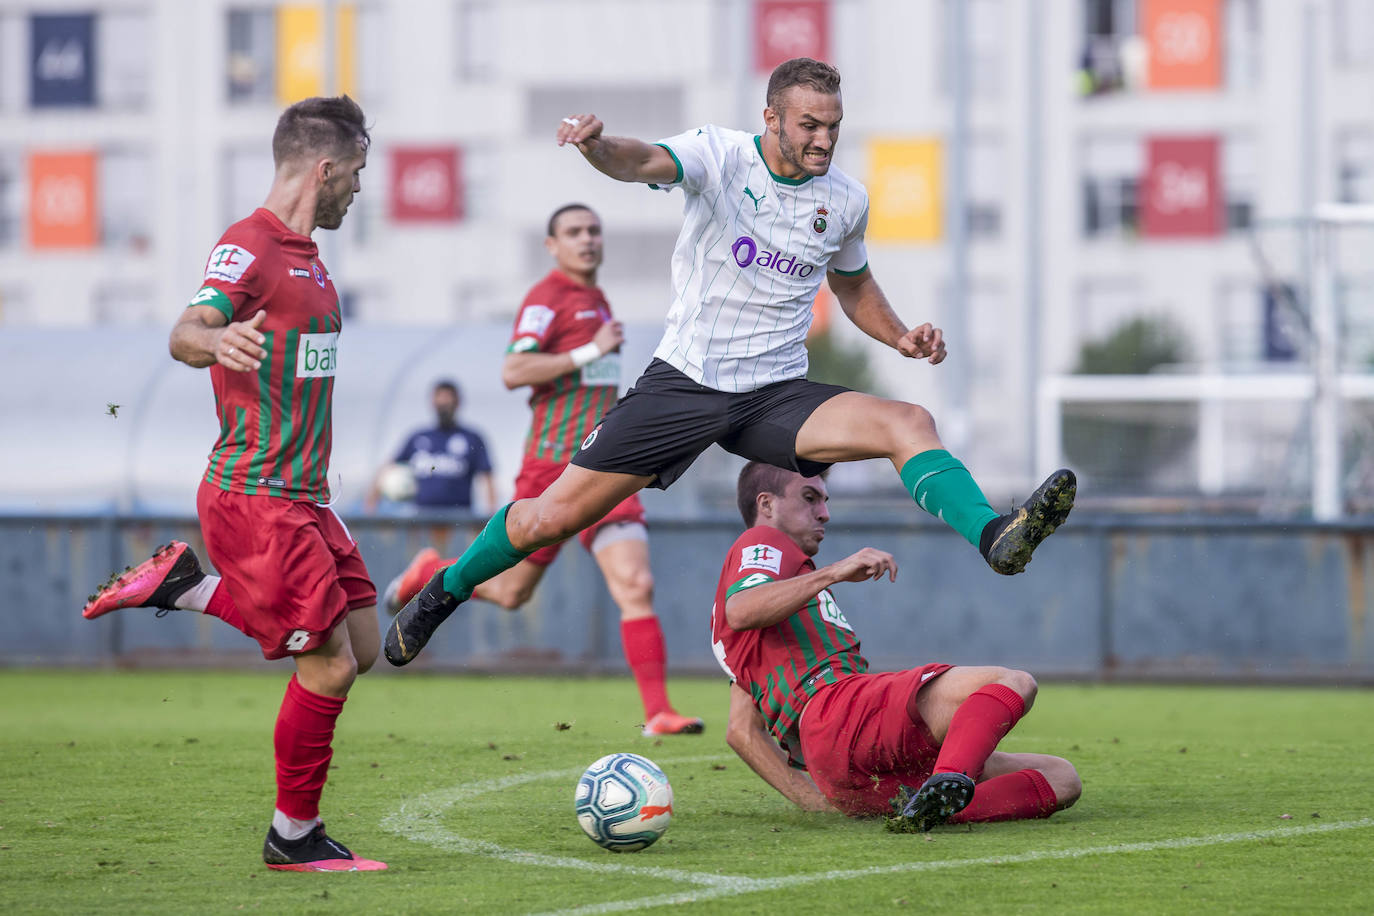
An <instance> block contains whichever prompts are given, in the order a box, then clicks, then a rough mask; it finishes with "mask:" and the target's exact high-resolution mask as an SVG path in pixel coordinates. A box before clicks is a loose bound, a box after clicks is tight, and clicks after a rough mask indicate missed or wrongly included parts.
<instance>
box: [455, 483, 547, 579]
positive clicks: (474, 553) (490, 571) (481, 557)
mask: <svg viewBox="0 0 1374 916" xmlns="http://www.w3.org/2000/svg"><path fill="white" fill-rule="evenodd" d="M510 507H511V504H510V503H507V504H506V505H505V506H502V507H501V510H500V511H499V512H497V513H496V514H495V515H493V516H492V517H491V521H489V522H487V526H486V527H485V528H483V529H482V533H481V534H479V535H477V537H476V538H475V539H473V542H472V543H471V544H469V545H468V549H467V550H465V551H463V555H462V556H461V557H459V558H458V561H457V562H456V563H454V564H453V565H452V566H450V567H449V568H448V569H446V570H444V591H446V592H448V593H449V594H450V595H452V596H453V597H455V598H457V599H458V600H459V601H466V600H468V599H469V598H471V597H472V590H473V589H474V588H476V587H477V586H479V585H481V584H482V583H483V582H485V581H487V580H488V579H490V578H491V577H492V576H495V575H496V574H497V573H502V572H505V571H506V570H508V569H510V568H511V567H512V566H514V565H515V564H516V563H519V562H520V561H521V560H523V559H525V557H527V556H529V555H530V554H531V553H533V551H524V550H516V549H515V548H514V547H513V546H511V542H510V536H509V535H508V534H506V513H508V512H509V511H510Z"/></svg>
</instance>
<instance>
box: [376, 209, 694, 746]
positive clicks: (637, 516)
mask: <svg viewBox="0 0 1374 916" xmlns="http://www.w3.org/2000/svg"><path fill="white" fill-rule="evenodd" d="M544 245H545V247H546V248H547V249H548V252H549V255H550V256H551V257H552V258H553V260H554V268H553V270H551V271H549V274H548V276H546V277H545V278H544V279H543V280H541V281H539V283H537V284H535V286H534V288H533V289H531V290H530V291H529V293H528V294H527V295H526V296H525V301H524V302H523V303H522V304H521V306H520V312H519V313H518V314H517V315H516V318H515V330H514V333H513V334H512V336H511V342H510V346H509V347H508V348H507V350H506V360H505V363H504V365H503V366H502V368H501V378H502V380H503V381H504V382H505V384H506V387H507V388H512V389H514V388H523V387H525V386H529V387H530V388H531V392H530V408H531V410H532V411H533V417H532V419H531V422H530V431H529V435H528V436H527V437H526V440H525V455H524V459H523V461H522V463H521V467H520V473H519V474H518V475H517V476H516V480H515V498H516V499H527V498H533V497H536V496H538V495H539V494H540V493H542V492H544V489H545V488H546V487H548V485H549V484H550V483H552V482H553V481H554V480H556V479H557V478H558V475H559V474H560V473H562V471H563V468H564V467H566V466H567V464H568V459H570V458H571V457H572V455H573V452H574V451H576V449H577V446H578V443H580V442H581V441H582V440H583V438H584V437H585V436H586V435H587V434H588V433H590V432H591V431H592V429H593V428H594V427H595V426H596V424H597V421H598V420H600V419H601V416H602V414H604V413H605V412H606V411H607V410H609V409H610V407H611V405H612V404H614V403H615V398H616V393H617V391H618V390H619V385H620V352H619V351H620V343H621V341H622V340H623V339H624V331H623V329H622V327H621V324H620V322H618V321H616V320H615V319H614V318H612V317H611V306H610V303H608V302H607V301H606V296H605V294H603V293H602V291H601V289H600V288H599V287H598V286H597V285H596V274H597V270H598V269H599V268H600V267H601V259H602V234H601V219H600V218H599V217H598V216H597V215H596V213H595V212H593V211H592V209H591V208H590V207H588V206H586V205H584V204H567V205H565V206H562V207H559V208H558V209H557V210H555V211H554V212H553V215H552V216H550V217H549V225H548V235H547V236H546V238H545V240H544ZM580 540H581V541H582V545H583V546H584V547H586V548H587V550H589V551H591V553H592V555H593V556H594V557H595V558H596V563H597V565H598V566H599V567H600V568H601V573H602V575H603V576H605V578H606V585H607V587H608V588H609V589H610V592H611V597H612V598H613V599H614V600H615V603H616V606H617V607H619V608H620V638H621V643H622V645H623V646H624V649H625V661H626V662H627V663H628V664H629V666H630V671H631V672H632V673H633V674H634V677H635V682H636V684H638V686H639V696H640V700H641V701H642V702H643V704H644V734H645V735H673V734H696V733H698V732H700V731H701V730H702V721H701V720H700V719H698V718H695V717H690V716H683V715H680V714H678V712H677V710H675V709H673V706H672V704H671V703H670V702H669V701H668V688H667V684H666V682H665V670H664V669H665V665H666V661H667V652H666V650H665V647H664V644H663V628H662V627H661V626H660V625H659V622H658V617H657V616H656V615H655V614H654V605H653V594H654V578H653V573H652V572H651V571H650V569H649V540H648V532H647V530H646V529H645V527H644V506H643V505H641V504H640V501H639V497H638V496H637V495H634V494H631V495H630V496H629V497H627V498H626V499H625V500H624V501H623V502H621V503H620V504H619V505H617V506H616V507H615V508H613V509H611V511H610V512H609V513H607V514H606V516H605V517H604V518H602V519H601V520H600V521H598V522H596V523H595V524H593V525H591V526H590V527H588V528H587V529H586V530H584V531H583V532H582V535H581V538H580ZM559 546H560V545H557V544H552V545H549V546H548V547H544V548H541V549H540V550H537V551H535V552H534V553H532V554H530V555H529V556H528V557H526V558H525V559H523V560H521V561H520V562H519V563H518V564H516V565H515V566H514V567H512V568H511V569H508V570H506V571H505V572H503V573H501V575H499V576H497V577H496V578H494V579H491V580H488V581H487V582H484V583H482V585H481V586H479V587H478V588H477V590H476V591H475V592H474V593H473V594H474V595H475V596H476V597H478V598H481V599H483V600H485V601H491V602H494V603H496V604H499V605H500V606H501V607H504V608H506V609H507V610H515V609H516V608H519V607H520V606H521V605H523V604H524V603H525V602H526V601H528V600H529V599H530V595H532V594H533V593H534V589H535V586H537V585H538V584H539V580H540V579H542V578H543V577H544V570H546V569H547V568H548V567H549V564H551V563H552V562H553V561H554V559H555V558H556V557H557V556H558V550H559ZM452 562H454V561H453V560H440V559H439V554H438V553H437V552H436V551H435V550H434V549H433V548H426V549H424V550H422V551H420V552H419V553H418V554H416V556H415V559H413V560H412V561H411V563H410V566H409V567H407V568H406V570H405V571H404V572H402V573H401V574H400V575H399V576H397V577H396V578H395V579H393V580H392V582H391V584H390V585H389V586H387V589H386V593H385V596H384V601H383V603H384V604H385V605H386V607H387V609H388V610H389V611H390V612H391V613H393V614H394V613H396V611H398V610H399V609H400V607H401V605H403V604H405V603H406V602H407V601H409V600H410V599H411V598H412V597H414V596H415V593H416V592H418V591H419V590H420V588H421V587H422V586H423V585H424V584H425V583H426V582H427V581H429V579H430V577H431V576H432V575H433V574H434V573H435V571H436V570H438V569H440V568H442V567H444V566H447V565H449V564H450V563H452Z"/></svg>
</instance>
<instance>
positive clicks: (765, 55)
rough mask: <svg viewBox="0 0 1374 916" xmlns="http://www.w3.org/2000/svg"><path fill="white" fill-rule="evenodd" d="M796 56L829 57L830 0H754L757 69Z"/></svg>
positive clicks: (770, 68)
mask: <svg viewBox="0 0 1374 916" xmlns="http://www.w3.org/2000/svg"><path fill="white" fill-rule="evenodd" d="M794 57H812V58H815V59H816V60H829V58H830V3H829V2H828V0H755V2H754V72H755V73H771V72H773V68H774V67H776V66H777V65H778V64H780V63H782V62H783V61H785V60H791V59H792V58H794Z"/></svg>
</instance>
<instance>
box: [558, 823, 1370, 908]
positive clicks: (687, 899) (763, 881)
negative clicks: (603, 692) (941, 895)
mask: <svg viewBox="0 0 1374 916" xmlns="http://www.w3.org/2000/svg"><path fill="white" fill-rule="evenodd" d="M1363 827H1374V818H1368V817H1366V818H1361V819H1359V820H1356V821H1337V822H1335V823H1331V824H1311V825H1308V826H1304V827H1275V828H1272V829H1269V830H1250V831H1246V832H1244V833H1219V834H1214V835H1212V836H1198V837H1178V838H1177V839H1172V840H1152V841H1149V842H1145V843H1117V844H1113V845H1111V846H1096V847H1092V848H1089V849H1055V850H1043V851H1038V852H1024V853H1020V854H1018V855H1011V856H983V857H980V858H977V859H952V860H946V861H943V862H901V863H898V864H896V865H874V866H871V867H869V868H851V869H843V870H839V871H827V872H814V873H812V874H809V875H786V876H783V877H778V878H742V879H741V880H740V882H739V883H738V884H737V885H735V886H725V885H719V886H716V887H705V888H702V889H700V890H696V891H682V892H679V893H676V894H660V895H658V896H656V897H641V898H639V899H637V900H616V901H610V902H607V903H593V904H589V905H588V906H580V907H573V908H572V909H566V910H553V911H550V912H549V913H546V914H541V916H594V914H600V913H617V912H623V911H625V910H640V909H649V908H651V907H659V906H674V905H677V904H682V903H696V902H698V901H702V900H712V899H715V898H719V897H734V896H737V895H739V894H748V893H753V892H755V891H776V890H781V889H783V888H789V887H799V886H801V885H805V884H818V883H820V882H824V881H846V880H850V879H852V878H870V877H873V876H874V875H890V874H897V873H903V872H931V871H943V870H945V869H950V868H967V867H969V866H973V865H1019V864H1022V863H1026V862H1043V861H1049V860H1055V859H1081V858H1084V857H1087V856H1107V855H1120V854H1122V853H1130V852H1153V851H1155V850H1159V849H1192V848H1195V847H1198V846H1218V845H1221V844H1224V843H1245V842H1250V841H1253V840H1271V839H1282V838H1286V837H1293V836H1307V835H1311V834H1314V833H1331V832H1333V831H1337V830H1357V829H1360V828H1363Z"/></svg>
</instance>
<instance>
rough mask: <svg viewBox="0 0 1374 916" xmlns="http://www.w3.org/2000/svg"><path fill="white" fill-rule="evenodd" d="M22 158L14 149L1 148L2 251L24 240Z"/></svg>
mask: <svg viewBox="0 0 1374 916" xmlns="http://www.w3.org/2000/svg"><path fill="white" fill-rule="evenodd" d="M21 168H22V159H21V157H20V155H19V154H18V153H17V152H14V151H13V150H0V251H3V250H5V249H8V248H15V247H17V246H18V245H19V243H20V242H21V241H23V238H22V236H23V226H24V210H23V207H24V192H25V188H24V182H23V176H22V175H21V174H20V169H21Z"/></svg>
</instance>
